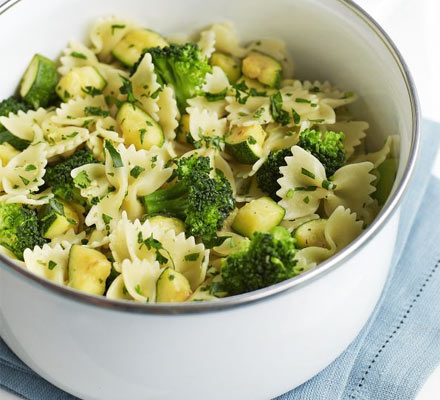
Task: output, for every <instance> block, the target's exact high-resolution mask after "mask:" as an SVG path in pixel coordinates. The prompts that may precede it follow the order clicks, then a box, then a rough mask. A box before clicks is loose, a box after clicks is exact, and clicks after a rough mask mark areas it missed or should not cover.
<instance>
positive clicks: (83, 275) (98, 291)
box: [68, 244, 112, 296]
mask: <svg viewBox="0 0 440 400" xmlns="http://www.w3.org/2000/svg"><path fill="white" fill-rule="evenodd" d="M111 268H112V264H111V263H110V261H109V260H107V258H106V257H105V255H104V254H102V253H101V252H99V251H98V250H95V249H90V248H88V247H85V246H80V245H78V244H74V245H73V246H72V247H71V248H70V252H69V263H68V271H69V283H68V285H69V286H70V287H72V288H74V289H77V290H81V291H82V292H86V293H89V294H95V295H98V296H102V295H103V294H104V292H105V287H106V280H107V278H108V276H109V275H110V272H111Z"/></svg>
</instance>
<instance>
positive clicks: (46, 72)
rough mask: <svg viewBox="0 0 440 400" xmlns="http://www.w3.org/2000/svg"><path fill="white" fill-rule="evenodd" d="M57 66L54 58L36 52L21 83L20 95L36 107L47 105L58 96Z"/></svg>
mask: <svg viewBox="0 0 440 400" xmlns="http://www.w3.org/2000/svg"><path fill="white" fill-rule="evenodd" d="M57 82H58V74H57V67H56V65H55V63H54V62H53V61H52V60H49V59H48V58H46V57H44V56H42V55H41V54H35V55H34V57H33V58H32V61H31V63H30V64H29V66H28V67H27V69H26V71H25V73H24V75H23V77H22V79H21V85H20V96H21V97H22V98H23V99H24V100H25V101H26V102H27V103H29V104H30V105H31V106H32V107H34V108H35V109H37V108H39V107H46V106H47V105H48V104H49V103H50V102H51V101H52V100H53V99H54V98H55V97H56V96H55V86H56V84H57Z"/></svg>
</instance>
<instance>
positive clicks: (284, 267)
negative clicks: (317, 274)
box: [218, 226, 298, 295]
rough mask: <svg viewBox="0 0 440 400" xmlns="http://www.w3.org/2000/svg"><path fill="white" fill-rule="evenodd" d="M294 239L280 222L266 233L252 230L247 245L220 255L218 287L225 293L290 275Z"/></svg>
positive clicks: (255, 286)
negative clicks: (221, 256) (220, 264)
mask: <svg viewBox="0 0 440 400" xmlns="http://www.w3.org/2000/svg"><path fill="white" fill-rule="evenodd" d="M295 243H296V240H295V239H294V238H292V236H291V235H290V233H289V232H288V231H287V230H286V229H285V228H282V227H280V226H277V227H275V228H274V229H272V231H271V232H270V233H263V232H256V233H254V234H253V236H252V238H251V241H250V243H249V245H248V247H247V248H244V249H240V250H238V251H236V252H234V253H232V254H231V255H229V257H227V258H225V259H223V261H222V266H221V276H222V281H221V282H220V283H219V288H218V289H219V290H220V291H225V292H227V293H228V294H229V295H236V294H241V293H247V292H251V291H253V290H257V289H262V288H264V287H267V286H270V285H274V284H275V283H279V282H282V281H284V280H286V279H289V278H293V277H294V276H296V275H297V274H298V273H297V272H296V271H295V265H296V263H297V260H296V259H295V255H296V251H297V250H296V248H295Z"/></svg>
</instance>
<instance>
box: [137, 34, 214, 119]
mask: <svg viewBox="0 0 440 400" xmlns="http://www.w3.org/2000/svg"><path fill="white" fill-rule="evenodd" d="M147 52H148V53H150V54H151V57H152V60H153V64H154V72H155V73H156V74H157V77H158V81H159V83H160V84H162V85H164V84H168V85H171V86H173V87H174V90H175V92H176V100H177V104H178V106H179V109H180V111H181V112H182V113H183V112H184V111H185V108H186V100H187V99H190V98H192V97H195V96H197V95H199V94H201V87H202V85H203V84H204V83H205V76H206V74H207V73H208V72H210V71H211V67H210V65H209V64H208V59H207V58H206V57H204V56H203V55H202V53H201V51H200V49H199V47H198V46H197V45H195V44H192V43H187V44H185V45H177V44H171V45H169V46H166V47H163V48H159V47H155V48H152V49H149V50H147ZM141 59H142V56H141V58H140V59H139V62H140V60H141ZM136 67H137V65H135V67H134V69H135V70H136Z"/></svg>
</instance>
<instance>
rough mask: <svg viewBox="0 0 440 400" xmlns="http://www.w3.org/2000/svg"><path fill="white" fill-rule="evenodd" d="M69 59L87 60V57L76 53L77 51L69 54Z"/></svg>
mask: <svg viewBox="0 0 440 400" xmlns="http://www.w3.org/2000/svg"><path fill="white" fill-rule="evenodd" d="M70 55H71V57H75V58H81V59H82V60H87V56H86V55H85V54H83V53H78V52H77V51H72V52H71V53H70Z"/></svg>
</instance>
